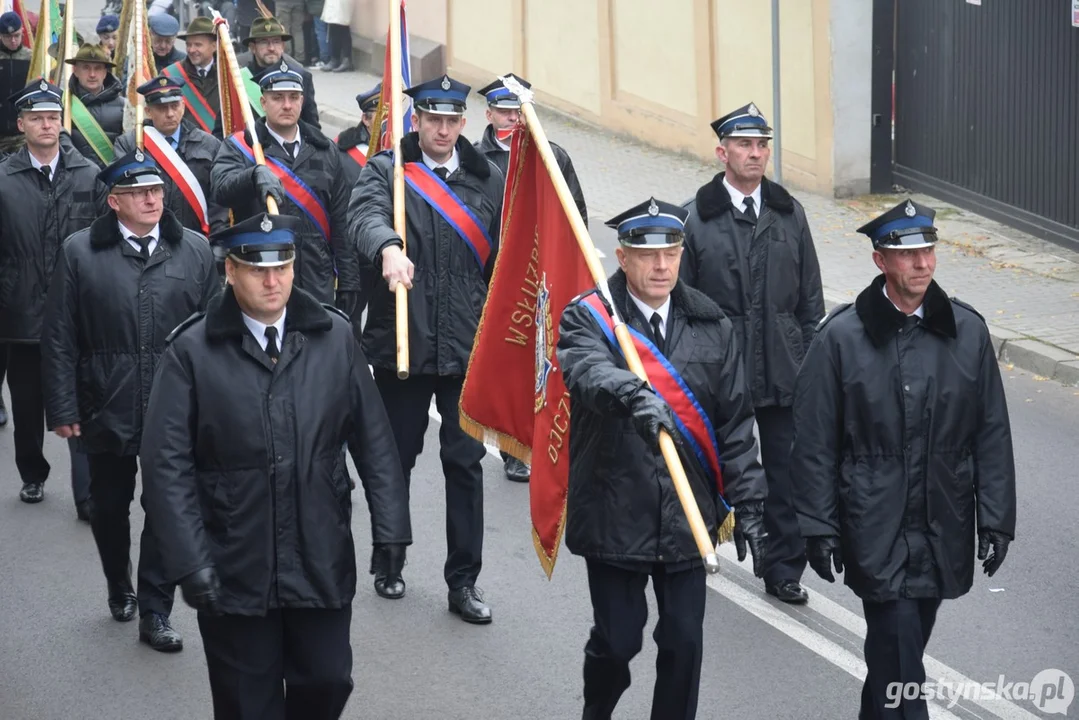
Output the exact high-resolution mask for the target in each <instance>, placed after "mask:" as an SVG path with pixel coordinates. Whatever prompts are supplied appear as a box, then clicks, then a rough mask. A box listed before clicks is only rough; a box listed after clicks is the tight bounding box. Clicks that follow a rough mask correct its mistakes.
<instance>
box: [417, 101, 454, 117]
mask: <svg viewBox="0 0 1079 720" xmlns="http://www.w3.org/2000/svg"><path fill="white" fill-rule="evenodd" d="M416 109H417V110H420V111H421V112H425V113H431V114H432V115H464V114H465V106H464V105H461V104H458V103H452V102H430V101H426V102H421V103H417V104H416Z"/></svg>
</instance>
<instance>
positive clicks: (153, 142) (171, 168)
mask: <svg viewBox="0 0 1079 720" xmlns="http://www.w3.org/2000/svg"><path fill="white" fill-rule="evenodd" d="M142 132H143V138H144V140H145V144H146V150H147V152H149V153H150V156H151V157H152V158H153V159H154V161H155V162H157V164H158V165H159V166H160V167H161V169H162V170H164V171H165V174H166V175H168V176H169V179H170V180H172V182H173V183H175V185H176V187H178V188H179V189H180V194H181V195H183V196H184V200H186V201H187V204H188V205H189V206H191V209H192V210H194V211H195V215H197V216H198V218H199V225H201V226H202V234H203V235H205V236H207V237H209V236H210V213H209V210H208V208H207V206H206V194H205V193H203V192H202V186H201V185H199V181H198V179H196V178H195V175H194V173H192V172H191V168H189V167H188V166H187V163H185V162H184V160H183V158H181V157H180V155H179V153H177V152H176V151H175V150H173V149H172V145H170V144H169V141H168V140H166V139H165V136H164V135H162V134H161V133H160V132H158V130H157V129H156V128H154V127H153V126H149V127H145V128H143V131H142ZM181 132H183V131H181Z"/></svg>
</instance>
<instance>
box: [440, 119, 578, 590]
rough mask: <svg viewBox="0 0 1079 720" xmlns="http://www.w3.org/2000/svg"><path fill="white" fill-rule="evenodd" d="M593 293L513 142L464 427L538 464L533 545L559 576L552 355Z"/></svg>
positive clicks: (531, 164)
mask: <svg viewBox="0 0 1079 720" xmlns="http://www.w3.org/2000/svg"><path fill="white" fill-rule="evenodd" d="M592 286H593V281H592V277H591V276H590V275H589V273H588V266H587V265H586V264H585V261H584V257H583V256H582V255H581V251H580V249H579V248H578V246H577V240H576V238H575V237H574V234H573V229H572V227H571V225H570V222H569V218H568V217H567V216H566V213H565V210H563V208H562V204H561V202H559V199H558V195H557V193H556V192H555V189H554V183H553V182H552V181H551V177H550V175H549V174H548V172H547V168H546V167H545V166H544V165H543V160H542V159H541V158H540V154H539V151H538V150H537V149H536V147H535V145H534V141H533V140H532V138H531V136H530V135H529V133H528V132H527V131H526V130H524V129H523V128H522V129H521V131H520V132H516V133H514V136H513V145H512V146H511V150H510V165H509V171H508V173H507V179H506V191H505V196H504V198H503V206H502V233H501V240H500V246H499V250H498V256H497V257H496V258H495V269H494V276H493V277H492V279H491V287H490V290H489V292H488V295H487V304H486V306H485V308H484V310H483V317H482V318H481V320H480V327H479V330H478V332H477V334H476V342H475V344H474V345H473V348H472V357H471V359H470V360H469V366H468V373H467V375H466V376H465V383H464V388H463V390H462V391H461V404H460V415H461V427H462V428H464V430H465V431H466V432H468V433H469V434H470V435H472V436H474V437H476V438H479V439H484V440H488V439H495V440H497V443H498V445H499V447H500V448H501V449H502V450H504V451H506V452H508V453H510V454H511V455H514V456H515V457H517V458H518V459H520V460H522V461H524V462H529V463H531V465H532V477H531V480H530V483H529V488H530V489H529V494H530V498H531V510H532V540H533V543H534V545H535V548H536V553H537V554H538V555H539V560H540V564H541V565H542V566H543V569H544V570H545V571H546V572H547V576H548V577H550V575H551V573H552V572H553V571H554V564H555V560H556V559H557V556H558V548H559V545H560V544H561V542H562V529H563V526H564V523H565V516H566V491H567V488H568V485H569V420H570V415H569V393H568V392H567V390H566V386H565V383H564V381H563V379H562V370H561V368H560V367H559V365H558V358H557V357H556V356H555V349H556V347H557V345H558V325H559V321H560V320H561V318H562V311H563V310H564V309H565V307H566V305H567V304H568V303H569V301H570V300H572V299H573V298H575V297H576V296H577V295H579V294H581V293H582V292H584V291H585V290H587V289H588V288H590V287H592Z"/></svg>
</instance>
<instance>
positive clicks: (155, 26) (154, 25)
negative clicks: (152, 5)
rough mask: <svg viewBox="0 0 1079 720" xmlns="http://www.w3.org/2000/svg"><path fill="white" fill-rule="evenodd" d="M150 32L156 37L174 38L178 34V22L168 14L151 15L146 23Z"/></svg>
mask: <svg viewBox="0 0 1079 720" xmlns="http://www.w3.org/2000/svg"><path fill="white" fill-rule="evenodd" d="M146 24H147V25H149V26H150V32H152V33H153V34H154V35H157V36H158V37H176V36H177V35H178V34H179V33H180V21H179V20H177V19H176V18H174V17H173V16H172V15H169V14H168V13H157V14H156V15H151V16H150V17H149V19H148V20H147V21H146Z"/></svg>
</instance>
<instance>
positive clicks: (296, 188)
mask: <svg viewBox="0 0 1079 720" xmlns="http://www.w3.org/2000/svg"><path fill="white" fill-rule="evenodd" d="M229 140H230V141H231V142H232V144H233V145H235V146H236V147H237V148H239V150H240V152H242V153H243V154H244V157H246V158H247V159H248V160H250V161H251V164H252V165H254V164H255V153H254V151H253V150H252V149H251V146H250V145H248V144H247V140H246V139H245V138H244V134H243V133H242V132H238V133H236V134H235V135H232V136H230V137H229ZM266 167H268V168H270V172H272V173H273V174H274V175H276V176H277V179H278V180H280V181H281V184H282V185H284V186H285V195H286V196H288V199H289V200H291V201H292V202H293V203H295V204H296V207H298V208H300V209H301V210H303V211H304V213H305V214H306V215H307V217H309V218H311V222H313V223H314V224H315V227H317V228H318V229H319V232H320V233H322V239H323V240H325V241H326V242H329V241H330V214H329V213H328V212H327V211H326V206H325V205H323V204H322V201H321V200H319V199H318V195H316V194H315V192H314V191H313V190H312V189H311V188H309V187H307V184H306V183H304V181H303V180H301V179H300V178H299V177H297V176H296V174H295V173H294V172H292V170H290V169H289V168H287V167H285V166H284V165H283V164H281V162H280V161H279V160H276V159H274V158H272V157H269V156H267V157H266Z"/></svg>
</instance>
